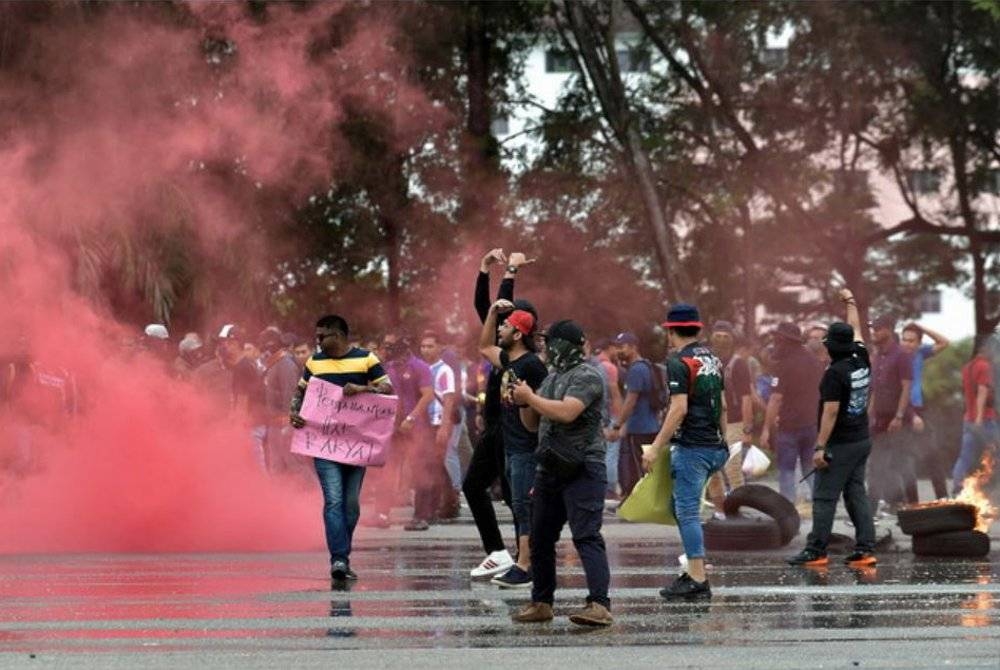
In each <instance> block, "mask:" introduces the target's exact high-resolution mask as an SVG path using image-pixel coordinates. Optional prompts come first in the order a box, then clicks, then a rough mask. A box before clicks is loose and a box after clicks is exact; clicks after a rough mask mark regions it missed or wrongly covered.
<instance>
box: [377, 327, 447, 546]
mask: <svg viewBox="0 0 1000 670" xmlns="http://www.w3.org/2000/svg"><path fill="white" fill-rule="evenodd" d="M379 356H380V358H381V359H382V360H383V361H384V363H383V366H384V367H385V372H386V374H387V375H389V380H390V381H391V382H392V386H393V388H394V389H395V392H396V395H397V397H398V398H399V410H398V411H397V412H396V433H395V437H394V439H393V452H394V456H393V457H392V458H390V460H389V463H387V464H386V467H385V468H383V469H382V470H383V471H382V472H380V473H379V475H378V479H377V481H376V482H375V484H376V486H377V489H376V490H375V492H374V493H375V512H376V516H375V518H374V519H372V520H371V522H370V523H371V525H374V526H377V527H381V528H388V527H389V512H390V510H391V508H392V503H393V502H394V498H395V496H396V495H397V491H399V490H401V489H402V490H406V489H408V488H409V487H410V484H411V482H409V481H404V480H403V478H402V473H403V472H412V471H413V468H412V467H410V465H411V464H412V459H414V458H420V454H422V453H424V451H425V446H426V444H427V443H428V442H430V440H431V439H432V437H431V425H430V421H429V420H428V418H427V407H428V405H430V403H431V401H432V400H433V399H434V385H433V383H432V381H431V368H430V366H429V365H427V363H425V362H424V361H422V360H421V359H420V358H418V357H417V356H414V355H413V353H412V352H411V350H410V347H409V345H408V344H407V343H406V338H404V337H403V336H402V335H401V334H400V333H393V332H390V333H387V334H386V335H385V336H384V337H383V338H382V345H381V346H380V347H379ZM404 463H406V464H407V465H406V467H405V469H404ZM372 488H375V487H372Z"/></svg>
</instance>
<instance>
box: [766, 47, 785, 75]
mask: <svg viewBox="0 0 1000 670" xmlns="http://www.w3.org/2000/svg"><path fill="white" fill-rule="evenodd" d="M760 62H761V64H763V66H764V67H766V68H767V69H768V70H780V69H781V68H783V67H785V66H786V65H788V49H775V48H768V49H764V51H762V52H761V54H760Z"/></svg>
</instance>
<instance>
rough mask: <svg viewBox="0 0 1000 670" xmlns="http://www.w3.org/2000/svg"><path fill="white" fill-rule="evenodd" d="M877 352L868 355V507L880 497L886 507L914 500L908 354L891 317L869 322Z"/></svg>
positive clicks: (910, 356)
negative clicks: (870, 393)
mask: <svg viewBox="0 0 1000 670" xmlns="http://www.w3.org/2000/svg"><path fill="white" fill-rule="evenodd" d="M871 327H872V342H874V344H875V348H876V356H874V357H873V359H872V397H871V403H870V408H869V416H870V417H871V418H870V421H871V428H872V454H871V461H870V473H871V474H870V479H871V486H870V488H869V494H870V496H871V498H870V502H871V504H872V510H877V509H878V503H879V501H880V500H884V501H886V502H887V503H889V504H891V505H895V504H898V503H900V502H902V501H904V500H905V501H906V502H909V503H915V502H917V476H916V464H915V458H914V456H915V454H914V450H913V444H912V440H911V436H912V431H911V430H910V426H911V424H912V421H913V410H912V409H911V408H910V389H911V387H912V385H913V355H912V354H910V353H908V352H907V351H905V350H904V349H903V348H902V347H900V346H899V342H898V341H897V339H896V333H895V329H896V321H895V319H893V318H892V317H891V316H888V315H883V316H880V317H879V318H877V319H875V321H873V322H872V324H871Z"/></svg>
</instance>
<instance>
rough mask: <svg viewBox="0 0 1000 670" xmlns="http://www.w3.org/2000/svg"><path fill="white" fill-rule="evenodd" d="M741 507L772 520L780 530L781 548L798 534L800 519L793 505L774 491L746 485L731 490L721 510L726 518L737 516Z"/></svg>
mask: <svg viewBox="0 0 1000 670" xmlns="http://www.w3.org/2000/svg"><path fill="white" fill-rule="evenodd" d="M741 507H749V508H750V509H755V510H757V511H758V512H763V513H764V514H767V515H768V516H769V517H771V518H772V519H774V520H775V521H776V522H777V524H778V527H779V528H780V529H781V546H784V545H786V544H788V543H789V542H791V541H792V538H793V537H795V536H796V535H798V534H799V525H800V524H801V521H802V520H801V518H800V517H799V512H798V510H797V509H795V505H793V504H792V503H790V502H789V501H788V500H787V499H786V498H785V496H783V495H781V494H780V493H778V492H777V491H775V490H774V489H772V488H770V487H768V486H762V485H761V484H747V485H745V486H740V487H738V488H735V489H733V490H732V492H731V493H730V494H729V495H728V496H726V501H725V503H723V506H722V509H723V511H725V513H726V516H727V517H732V516H738V515H739V513H740V508H741Z"/></svg>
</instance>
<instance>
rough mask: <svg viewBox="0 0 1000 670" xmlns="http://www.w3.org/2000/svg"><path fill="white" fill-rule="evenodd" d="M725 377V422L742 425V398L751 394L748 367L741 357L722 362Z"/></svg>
mask: <svg viewBox="0 0 1000 670" xmlns="http://www.w3.org/2000/svg"><path fill="white" fill-rule="evenodd" d="M723 365H725V371H726V372H725V377H726V421H728V422H729V423H731V424H737V423H738V424H742V423H743V396H747V395H750V394H751V388H750V365H749V364H748V363H747V361H746V359H745V358H743V357H742V356H736V357H734V358H730V359H729V360H728V361H723Z"/></svg>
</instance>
